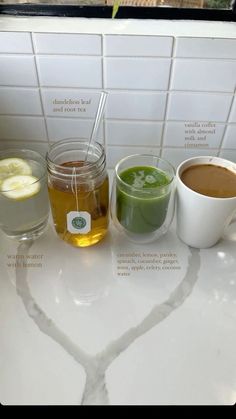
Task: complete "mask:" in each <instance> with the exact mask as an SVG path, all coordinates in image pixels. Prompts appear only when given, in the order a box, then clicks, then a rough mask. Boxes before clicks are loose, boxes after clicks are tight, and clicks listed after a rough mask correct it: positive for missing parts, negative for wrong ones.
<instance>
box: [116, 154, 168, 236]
mask: <svg viewBox="0 0 236 419" xmlns="http://www.w3.org/2000/svg"><path fill="white" fill-rule="evenodd" d="M174 195H175V170H174V168H173V166H172V165H171V164H170V163H169V162H168V161H166V160H164V159H161V158H159V157H158V156H153V155H148V154H135V155H131V156H128V157H125V158H124V159H122V160H121V161H120V162H118V164H117V165H116V168H115V174H114V181H113V187H112V198H111V216H112V220H113V222H114V224H115V226H116V227H117V229H118V230H119V231H120V232H121V233H122V234H123V235H124V236H126V237H127V239H129V240H130V241H133V242H135V243H149V242H152V241H154V240H156V239H158V238H159V237H160V236H162V235H163V234H165V233H166V232H167V230H168V229H169V227H170V224H171V222H172V219H173V216H174Z"/></svg>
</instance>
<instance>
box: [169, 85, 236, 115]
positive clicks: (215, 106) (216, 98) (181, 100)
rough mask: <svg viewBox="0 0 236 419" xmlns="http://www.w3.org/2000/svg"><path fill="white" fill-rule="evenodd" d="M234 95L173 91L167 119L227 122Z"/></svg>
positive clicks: (170, 96)
mask: <svg viewBox="0 0 236 419" xmlns="http://www.w3.org/2000/svg"><path fill="white" fill-rule="evenodd" d="M232 97H233V96H232V95H228V94H216V93H212V94H211V93H189V92H179V93H171V94H170V95H169V104H168V112H167V119H168V120H184V121H186V120H188V121H191V120H193V121H215V122H225V121H226V120H227V117H228V114H229V110H230V105H231V102H232Z"/></svg>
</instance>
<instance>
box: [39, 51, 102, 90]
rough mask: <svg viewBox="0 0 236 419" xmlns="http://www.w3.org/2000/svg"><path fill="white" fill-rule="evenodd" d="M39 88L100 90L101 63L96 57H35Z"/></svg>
mask: <svg viewBox="0 0 236 419" xmlns="http://www.w3.org/2000/svg"><path fill="white" fill-rule="evenodd" d="M37 63H38V69H39V79H40V84H41V86H48V87H50V86H55V87H80V88H98V89H100V88H102V62H101V58H98V57H96V58H95V57H73V56H54V55H51V56H43V55H39V56H38V57H37Z"/></svg>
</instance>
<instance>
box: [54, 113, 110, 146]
mask: <svg viewBox="0 0 236 419" xmlns="http://www.w3.org/2000/svg"><path fill="white" fill-rule="evenodd" d="M93 124H94V121H93V120H81V119H75V118H74V119H71V118H62V119H59V118H47V127H48V135H49V139H50V141H57V140H63V139H64V138H72V137H73V138H76V137H78V138H90V135H91V133H92V128H93ZM97 139H98V141H99V142H102V143H103V141H104V135H103V124H101V125H100V128H99V131H98V138H97Z"/></svg>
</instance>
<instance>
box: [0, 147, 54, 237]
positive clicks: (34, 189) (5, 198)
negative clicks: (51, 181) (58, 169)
mask: <svg viewBox="0 0 236 419" xmlns="http://www.w3.org/2000/svg"><path fill="white" fill-rule="evenodd" d="M48 216H49V202H48V191H47V167H46V162H45V159H44V158H43V157H42V156H41V154H39V153H37V152H36V151H33V150H25V149H9V150H5V151H0V229H1V230H2V231H3V232H4V233H5V234H6V235H7V236H8V237H10V238H13V239H16V240H20V241H23V240H31V239H35V238H37V237H39V236H40V235H41V234H43V232H44V231H45V229H46V227H47V223H48Z"/></svg>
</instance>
